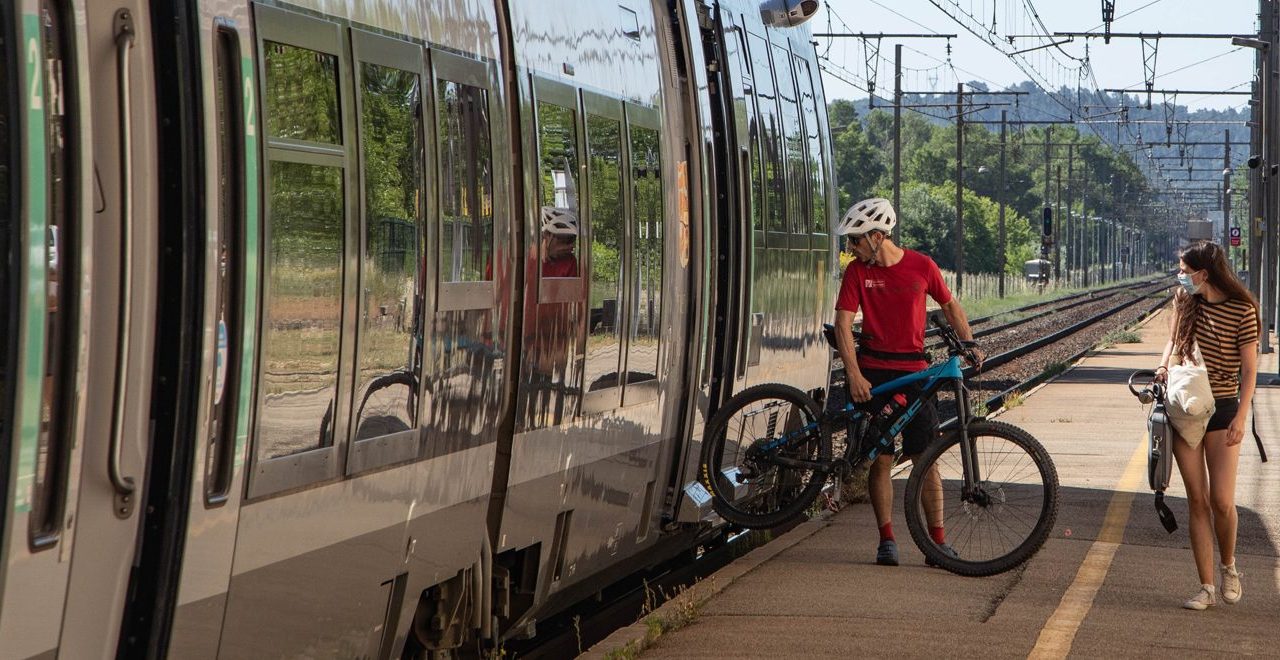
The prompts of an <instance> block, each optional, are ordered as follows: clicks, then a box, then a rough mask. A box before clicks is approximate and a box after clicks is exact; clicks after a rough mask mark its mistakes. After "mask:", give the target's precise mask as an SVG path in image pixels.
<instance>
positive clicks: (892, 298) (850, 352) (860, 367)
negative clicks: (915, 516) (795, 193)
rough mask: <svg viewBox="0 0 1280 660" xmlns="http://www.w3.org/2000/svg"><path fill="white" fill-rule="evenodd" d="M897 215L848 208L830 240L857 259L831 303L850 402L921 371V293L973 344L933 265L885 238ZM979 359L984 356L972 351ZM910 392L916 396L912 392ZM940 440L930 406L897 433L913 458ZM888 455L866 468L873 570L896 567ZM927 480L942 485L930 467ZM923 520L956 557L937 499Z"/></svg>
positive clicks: (878, 202) (879, 203) (873, 206)
mask: <svg viewBox="0 0 1280 660" xmlns="http://www.w3.org/2000/svg"><path fill="white" fill-rule="evenodd" d="M897 222H898V220H897V215H896V214H895V213H894V211H893V206H892V205H891V204H890V203H889V200H886V199H882V198H879V197H876V198H872V199H866V200H863V201H861V202H858V203H857V204H854V205H853V207H851V208H850V209H849V212H848V213H845V215H844V218H843V219H842V220H841V221H840V225H839V227H838V228H837V231H836V233H837V234H838V235H841V236H847V237H848V240H849V242H850V243H851V244H852V251H853V254H854V256H855V257H856V260H855V261H853V262H852V263H850V264H849V266H848V267H847V268H846V269H845V271H844V281H843V282H842V284H841V285H840V296H839V298H837V300H836V322H835V326H836V344H837V346H838V347H839V352H840V359H841V360H842V361H843V362H844V370H845V375H846V377H847V378H848V387H849V393H850V396H851V397H852V398H853V400H854V401H855V402H858V403H865V402H867V401H869V400H870V399H871V388H872V387H873V386H875V385H879V384H881V383H884V382H887V381H890V380H893V379H894V378H898V377H899V376H902V375H905V374H908V373H913V372H916V371H920V370H922V369H925V368H926V367H927V366H928V362H927V361H926V355H925V353H924V331H925V300H924V297H925V294H928V295H929V297H931V298H933V300H934V302H936V303H938V305H940V306H941V307H942V312H943V314H945V315H946V317H947V321H948V322H949V323H950V324H951V326H952V327H953V328H955V330H956V333H957V334H958V335H959V336H960V338H961V339H963V340H968V341H972V340H973V332H972V331H971V330H970V329H969V321H968V319H967V318H966V317H965V313H964V310H963V309H961V307H960V303H958V302H956V300H955V298H952V297H951V291H950V290H948V289H947V285H946V283H945V282H943V280H942V272H941V271H940V270H938V265H937V264H936V263H934V262H933V260H932V259H930V258H929V257H928V256H926V255H923V254H921V253H919V252H916V251H914V250H907V249H904V248H901V247H898V246H897V245H895V244H894V243H893V240H892V239H890V238H889V237H890V235H891V234H892V233H893V228H894V226H895V225H896V224H897ZM859 309H861V310H862V332H863V334H864V335H865V337H864V339H863V341H862V344H863V345H861V346H858V347H857V351H856V353H855V351H854V342H853V318H854V314H856V313H857V312H858V310H859ZM975 355H976V356H977V358H978V360H979V361H981V360H982V353H981V352H980V351H977V349H975ZM914 390H915V391H916V392H919V391H920V387H919V386H918V385H917V386H915V387H914ZM937 437H938V411H937V408H936V407H935V405H934V403H933V401H932V400H930V401H927V402H925V404H924V405H922V406H921V408H920V410H919V412H918V413H917V414H916V416H915V417H914V418H913V419H912V420H911V423H910V424H908V425H907V426H906V428H904V429H903V431H902V453H903V454H905V455H906V456H908V457H911V458H915V457H916V456H917V455H919V454H920V453H921V452H923V451H924V450H925V448H927V447H928V446H929V444H930V443H932V442H933V441H934V440H935V439H937ZM892 467H893V455H892V454H881V455H880V456H878V457H877V458H876V460H875V462H874V463H872V465H871V474H870V475H869V478H868V481H867V488H868V490H869V491H870V495H871V508H872V510H874V511H875V515H876V525H877V526H878V527H879V528H880V545H879V547H878V548H877V550H876V563H877V564H883V565H886V566H897V565H898V546H897V543H896V541H895V540H894V537H893V524H892V522H891V521H892V518H893V483H892V480H891V478H890V469H891V468H892ZM926 479H928V480H929V483H930V484H936V486H937V488H936V490H935V491H934V492H938V493H941V486H942V484H941V481H940V479H939V477H938V472H937V468H936V467H935V468H934V469H933V470H932V471H931V472H930V473H929V474H928V475H926ZM924 506H925V516H926V518H927V519H928V521H929V534H930V536H932V537H933V540H934V542H935V543H937V544H938V546H939V547H941V548H942V551H943V552H945V553H948V554H951V555H954V554H955V550H953V549H952V548H951V546H950V545H947V543H946V536H945V530H944V529H943V524H942V520H943V511H942V507H943V503H942V501H941V498H938V499H937V500H934V501H926V502H925V503H924Z"/></svg>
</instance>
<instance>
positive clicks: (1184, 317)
mask: <svg viewBox="0 0 1280 660" xmlns="http://www.w3.org/2000/svg"><path fill="white" fill-rule="evenodd" d="M1178 257H1179V258H1180V259H1182V262H1183V263H1185V264H1186V265H1187V267H1188V268H1191V269H1192V270H1197V271H1200V270H1202V271H1205V272H1206V273H1207V274H1208V275H1207V277H1206V279H1205V281H1206V282H1208V283H1209V284H1211V285H1212V286H1213V288H1215V289H1217V290H1218V291H1220V292H1222V293H1223V294H1225V295H1226V296H1227V299H1228V300H1243V301H1245V302H1247V303H1249V304H1250V305H1253V314H1254V319H1255V320H1256V321H1257V323H1258V328H1261V327H1262V318H1261V317H1260V316H1259V314H1258V301H1257V300H1254V298H1253V294H1252V293H1249V289H1247V288H1245V286H1244V284H1242V283H1241V282H1240V280H1239V278H1237V277H1236V276H1235V274H1234V273H1232V272H1231V267H1230V266H1229V265H1228V264H1227V254H1226V252H1225V251H1224V250H1223V249H1222V246H1220V245H1218V244H1217V243H1214V242H1213V241H1196V242H1195V243H1192V244H1191V245H1188V246H1187V247H1185V248H1183V249H1182V252H1180V253H1178ZM1201 300H1202V298H1201V296H1200V294H1195V295H1192V294H1189V293H1187V290H1186V289H1184V288H1182V287H1181V286H1179V287H1178V290H1177V291H1176V292H1175V293H1174V294H1173V305H1174V309H1176V310H1177V312H1178V314H1177V321H1176V325H1175V327H1174V329H1173V347H1174V349H1175V352H1176V353H1177V354H1178V355H1179V356H1181V357H1182V359H1183V360H1184V361H1190V360H1191V359H1192V355H1193V354H1194V353H1195V347H1194V344H1195V337H1196V320H1197V319H1198V318H1199V317H1200V302H1201Z"/></svg>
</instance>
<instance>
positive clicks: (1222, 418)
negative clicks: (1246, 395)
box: [1204, 396, 1240, 433]
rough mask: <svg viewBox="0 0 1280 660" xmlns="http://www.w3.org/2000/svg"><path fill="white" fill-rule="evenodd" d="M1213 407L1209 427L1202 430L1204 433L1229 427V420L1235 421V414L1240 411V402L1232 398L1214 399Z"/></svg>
mask: <svg viewBox="0 0 1280 660" xmlns="http://www.w3.org/2000/svg"><path fill="white" fill-rule="evenodd" d="M1213 406H1214V409H1213V417H1210V418H1209V426H1208V428H1206V429H1205V430H1204V432H1205V433H1212V432H1213V431H1225V430H1227V427H1228V426H1231V420H1233V419H1235V418H1236V413H1237V412H1239V411H1240V400H1239V399H1237V398H1235V397H1233V396H1229V397H1227V398H1225V399H1214V400H1213Z"/></svg>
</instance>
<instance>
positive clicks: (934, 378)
mask: <svg viewBox="0 0 1280 660" xmlns="http://www.w3.org/2000/svg"><path fill="white" fill-rule="evenodd" d="M921 381H923V382H924V384H923V385H922V387H921V389H922V390H923V391H922V392H921V394H920V395H919V396H917V397H916V398H915V400H914V401H912V402H911V403H910V405H908V406H907V409H906V411H905V412H903V413H902V415H901V416H899V417H898V419H897V421H895V422H894V423H893V426H890V427H889V428H888V429H887V430H885V431H884V433H883V434H882V436H881V437H880V438H879V439H878V442H877V446H876V447H875V448H873V449H872V450H871V451H870V452H869V458H871V459H874V458H875V457H876V456H877V455H878V454H879V453H880V450H881V449H882V448H891V447H892V446H893V445H892V443H893V438H894V437H896V436H897V435H898V433H900V432H902V429H903V428H905V427H906V425H907V424H909V423H910V422H911V420H912V419H914V418H915V416H916V413H918V412H919V411H920V407H921V406H923V405H924V402H925V401H928V400H929V398H930V397H932V396H933V395H935V394H937V392H938V390H940V389H942V387H943V383H946V382H950V383H952V384H953V386H954V387H955V396H956V404H957V406H956V409H957V421H958V422H959V427H960V456H961V461H962V462H963V463H964V473H965V485H964V492H965V493H966V496H967V493H969V492H972V490H973V489H974V488H975V487H976V486H977V485H978V483H979V482H980V481H981V478H980V476H979V474H978V461H977V457H976V456H975V455H974V448H973V447H971V446H970V443H969V429H968V427H969V400H968V397H967V396H965V391H964V372H963V371H962V370H961V368H960V356H958V355H952V356H951V357H950V358H949V359H948V360H947V361H946V362H942V363H939V364H936V365H934V366H932V367H929V368H928V369H925V370H923V371H917V372H915V373H911V374H907V375H905V376H900V377H898V378H895V379H893V380H891V381H888V382H885V383H881V384H879V385H877V386H875V387H873V388H871V396H873V397H877V396H887V395H891V394H894V393H896V392H898V391H900V390H902V389H903V388H905V387H907V386H908V385H912V384H914V383H919V382H921ZM844 409H845V411H846V412H849V411H853V410H856V409H857V404H854V403H852V402H850V403H847V404H845V408H844ZM858 412H859V413H861V412H862V411H858Z"/></svg>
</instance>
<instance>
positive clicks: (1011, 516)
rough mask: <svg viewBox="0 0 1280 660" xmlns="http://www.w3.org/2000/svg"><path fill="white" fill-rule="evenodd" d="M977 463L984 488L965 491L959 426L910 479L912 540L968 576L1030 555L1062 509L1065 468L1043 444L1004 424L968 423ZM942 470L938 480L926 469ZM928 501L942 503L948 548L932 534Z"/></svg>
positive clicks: (1004, 566)
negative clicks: (1061, 481) (1060, 495)
mask: <svg viewBox="0 0 1280 660" xmlns="http://www.w3.org/2000/svg"><path fill="white" fill-rule="evenodd" d="M969 439H970V441H971V442H972V443H973V447H974V454H975V459H976V463H977V466H978V475H979V477H980V479H981V481H980V482H979V489H978V492H977V493H976V494H975V495H974V496H971V497H966V496H965V494H964V492H963V489H964V481H965V480H964V461H963V460H962V459H963V456H962V453H961V451H962V448H961V443H960V432H959V430H954V431H951V432H949V433H947V434H946V435H944V436H943V437H942V438H941V439H939V440H938V442H937V443H935V444H934V445H933V446H931V447H929V448H928V449H926V450H925V451H924V452H923V453H921V455H920V457H919V458H918V460H917V461H916V465H915V467H914V468H913V469H912V470H911V477H910V479H908V480H907V492H906V514H907V528H908V529H910V530H911V538H912V539H914V540H915V542H916V545H917V546H919V548H920V550H921V551H922V552H923V553H924V554H925V557H926V558H928V559H929V560H930V561H931V562H932V563H933V564H935V565H937V566H941V567H942V568H945V569H947V570H948V571H951V572H953V573H958V574H960V575H969V576H985V575H995V574H997V573H1003V572H1005V571H1008V570H1010V569H1012V568H1014V567H1016V566H1018V565H1019V564H1021V563H1023V562H1025V561H1026V560H1028V559H1030V558H1031V556H1032V555H1034V554H1035V553H1036V551H1038V550H1039V549H1040V546H1042V545H1044V542H1045V539H1047V538H1048V536H1049V532H1050V531H1051V530H1052V529H1053V522H1054V520H1055V519H1056V518H1057V515H1058V472H1057V470H1056V468H1054V465H1053V459H1052V458H1050V457H1049V452H1047V451H1046V450H1045V448H1044V446H1043V445H1041V444H1040V442H1039V441H1037V440H1036V439H1035V438H1034V437H1032V436H1031V434H1029V433H1027V432H1026V431H1024V430H1022V429H1020V428H1018V427H1016V426H1012V425H1009V424H1005V423H1003V422H992V421H982V422H974V423H972V424H970V425H969ZM932 468H937V470H938V479H937V480H933V479H930V478H929V477H928V476H927V475H928V473H929V471H930V470H931V469H932ZM926 504H934V505H940V506H941V507H942V512H943V514H942V520H943V527H944V529H945V532H946V539H947V544H948V545H949V546H950V547H951V548H952V549H953V550H954V551H955V554H957V555H958V557H957V556H952V555H951V554H949V553H947V552H946V551H944V550H943V549H942V548H941V547H940V546H939V545H938V544H937V543H935V542H934V540H933V538H932V537H931V536H930V534H929V517H928V515H927V513H926V510H925V506H926Z"/></svg>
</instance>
